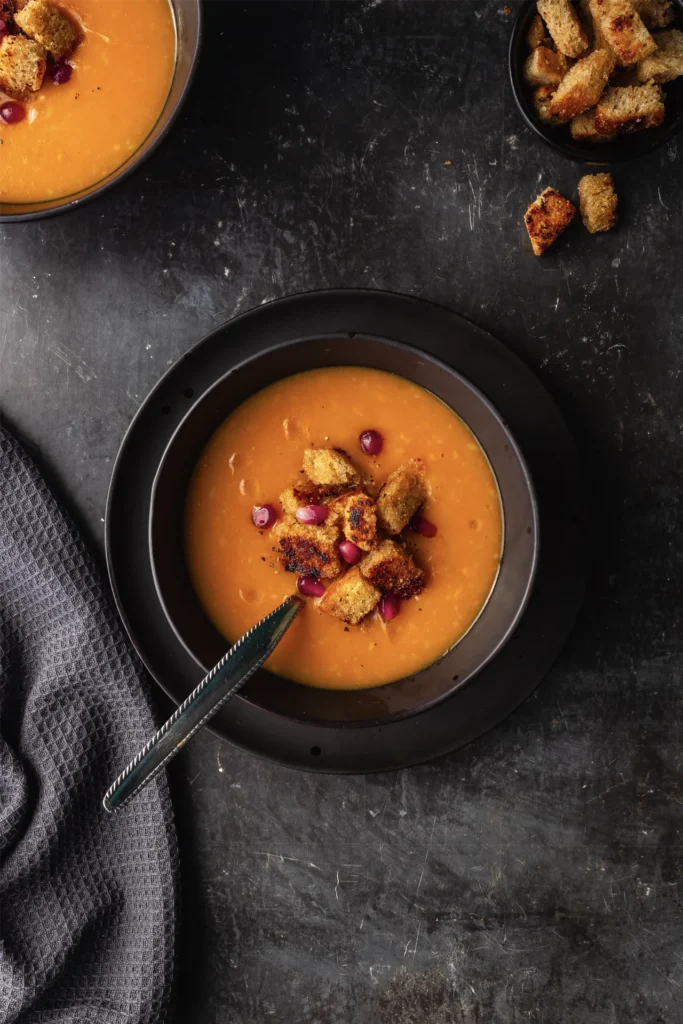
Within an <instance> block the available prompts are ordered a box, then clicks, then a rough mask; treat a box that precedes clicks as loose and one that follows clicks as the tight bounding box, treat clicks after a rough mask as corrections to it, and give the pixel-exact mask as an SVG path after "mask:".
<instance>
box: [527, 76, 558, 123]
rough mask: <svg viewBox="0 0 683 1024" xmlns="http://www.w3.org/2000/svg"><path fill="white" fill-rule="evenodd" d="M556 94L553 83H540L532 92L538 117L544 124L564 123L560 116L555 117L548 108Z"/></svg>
mask: <svg viewBox="0 0 683 1024" xmlns="http://www.w3.org/2000/svg"><path fill="white" fill-rule="evenodd" d="M554 95H555V87H554V86H552V85H540V86H539V87H538V89H534V91H533V92H532V94H531V105H532V107H533V108H534V111H535V113H536V117H537V118H538V119H539V121H542V122H543V124H547V125H558V124H561V123H562V122H561V121H560V119H559V118H558V117H553V115H552V114H551V113H550V110H549V109H548V108H549V106H550V101H551V100H552V98H553V96H554Z"/></svg>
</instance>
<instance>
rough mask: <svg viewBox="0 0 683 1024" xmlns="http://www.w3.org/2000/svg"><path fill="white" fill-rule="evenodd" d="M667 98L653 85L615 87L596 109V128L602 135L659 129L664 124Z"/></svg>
mask: <svg viewBox="0 0 683 1024" xmlns="http://www.w3.org/2000/svg"><path fill="white" fill-rule="evenodd" d="M664 113H665V110H664V97H663V94H662V90H661V89H660V87H659V86H658V85H656V84H655V83H654V82H647V84H645V85H628V86H624V87H623V88H619V87H618V86H612V87H611V88H609V89H607V91H606V92H605V93H604V95H603V96H602V97H601V99H600V101H599V103H598V104H597V106H596V108H595V127H596V128H597V130H598V131H599V132H600V133H601V134H603V135H609V134H613V133H614V132H618V133H625V132H635V131H641V130H643V129H645V128H656V127H657V125H660V124H661V123H662V121H663V120H664Z"/></svg>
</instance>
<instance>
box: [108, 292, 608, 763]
mask: <svg viewBox="0 0 683 1024" xmlns="http://www.w3.org/2000/svg"><path fill="white" fill-rule="evenodd" d="M341 334H346V335H347V336H349V337H351V338H353V337H355V336H356V335H359V334H360V335H374V336H376V337H390V338H394V339H397V340H399V341H402V342H404V343H406V344H409V345H414V346H416V347H420V348H422V349H424V350H425V351H427V352H429V353H431V354H432V355H434V356H436V357H437V358H440V359H442V360H444V361H445V362H447V363H449V364H450V365H451V366H453V367H454V368H455V369H457V370H458V371H459V372H460V373H461V374H462V375H463V376H465V377H466V378H467V379H468V380H470V381H471V382H472V383H473V384H474V385H475V386H476V387H478V388H479V389H480V390H481V391H482V392H483V393H484V394H485V395H486V396H487V397H488V399H489V400H490V401H491V402H492V404H493V405H494V406H495V407H496V408H497V409H498V410H499V412H500V413H501V415H502V416H503V418H504V420H505V421H506V422H507V423H508V424H509V426H510V429H511V432H512V434H513V435H514V436H515V438H516V440H517V442H518V444H519V446H520V448H521V450H522V452H523V454H524V456H525V458H526V461H527V464H528V466H529V468H530V471H531V474H532V477H533V480H534V484H535V488H536V494H537V498H538V503H539V514H540V523H541V534H542V537H543V544H542V547H541V554H540V560H539V564H538V571H537V576H536V582H535V586H534V590H533V593H532V596H531V599H530V601H529V604H528V607H527V609H526V611H525V613H524V615H523V617H522V619H521V621H520V623H519V625H518V628H517V630H516V632H515V634H514V636H513V638H512V639H511V641H510V642H509V643H508V644H507V646H506V647H504V648H503V649H502V650H501V651H500V652H499V653H498V654H497V655H496V657H495V658H494V660H493V661H492V662H490V663H489V665H488V666H487V667H486V668H485V669H483V671H482V672H480V673H479V674H478V675H477V676H476V678H475V679H474V680H473V681H472V682H471V683H470V684H468V685H467V686H465V687H463V688H462V689H460V690H457V691H456V692H455V693H453V695H452V696H450V697H448V698H447V699H446V700H445V701H443V702H441V703H440V704H438V705H436V706H435V707H433V708H428V709H427V710H426V711H423V712H421V713H419V714H417V715H413V716H412V717H410V718H402V719H398V720H395V721H391V722H389V723H387V724H382V725H372V724H367V723H365V724H361V723H358V724H357V725H356V727H355V728H349V726H348V724H345V725H339V724H338V723H323V724H320V723H313V722H304V721H294V720H291V719H285V718H282V717H280V716H279V715H277V714H273V713H271V712H269V711H266V710H264V709H263V708H262V707H258V706H257V705H256V704H254V703H250V702H249V701H248V700H246V699H244V698H243V697H237V698H236V699H234V700H233V701H231V703H230V705H229V707H228V709H227V710H224V711H223V712H222V713H220V715H219V716H218V717H217V718H216V719H214V723H213V728H214V731H215V732H217V733H218V734H219V735H221V736H223V737H224V738H226V739H228V740H230V741H231V742H233V743H236V744H238V745H240V746H242V747H245V748H246V749H249V750H252V751H253V752H255V753H257V754H259V755H262V756H264V757H270V758H272V759H274V760H276V761H279V762H281V763H285V764H289V765H292V766H294V767H298V768H307V769H313V770H318V771H331V772H367V771H381V770H386V769H391V768H398V767H402V766H405V765H409V764H415V763H419V762H421V761H425V760H427V759H429V758H431V757H436V756H438V755H440V754H444V753H446V752H448V751H450V750H454V749H455V748H457V747H459V746H461V745H462V744H464V743H467V742H469V741H470V740H471V739H473V738H475V737H476V736H478V735H480V734H481V733H482V732H484V731H486V730H487V729H489V728H491V727H492V726H493V725H495V724H496V723H497V722H499V721H501V720H502V719H503V718H504V717H505V716H506V715H508V714H509V713H510V711H512V710H513V708H515V707H516V706H517V705H518V704H519V703H520V702H521V701H522V700H524V699H525V697H527V696H528V695H529V694H530V693H531V692H532V690H533V689H534V688H535V686H536V685H537V684H538V682H539V681H540V679H541V678H542V677H543V675H544V674H545V673H546V672H547V671H548V669H549V668H550V666H551V665H552V663H553V662H554V660H555V659H556V657H557V655H558V653H559V651H560V649H561V647H562V645H563V644H564V642H565V640H566V638H567V636H568V634H569V631H570V629H571V627H572V624H573V622H574V619H575V617H576V614H577V611H578V608H579V606H580V602H581V599H582V596H583V591H584V587H585V581H586V576H587V567H588V551H587V539H586V528H585V520H584V514H583V498H582V495H583V488H582V486H581V481H580V472H579V464H578V457H577V453H576V449H575V447H574V444H573V441H572V439H571V437H570V435H569V433H568V431H567V429H566V426H565V424H564V422H563V420H562V418H561V416H560V414H559V412H558V410H557V408H556V407H555V405H554V404H553V402H552V400H551V399H550V398H549V396H548V394H547V393H546V392H545V390H544V389H543V388H542V387H541V385H540V383H539V382H538V381H537V380H536V378H535V377H534V376H533V374H531V373H530V372H529V371H528V370H527V369H526V367H524V365H523V364H522V363H521V362H520V361H519V360H518V359H517V358H516V357H515V356H514V355H513V354H512V353H511V352H509V351H508V350H507V349H506V348H505V347H504V346H502V345H501V344H500V343H499V342H497V341H495V339H494V338H492V337H491V336H490V335H488V334H486V333H485V332H484V331H481V330H480V329H478V328H476V327H474V326H473V325H472V324H470V323H468V322H467V321H465V320H463V319H461V318H460V317H458V316H456V315H455V314H453V313H450V312H449V311H447V310H445V309H442V308H440V307H436V306H433V305H430V304H428V303H426V302H422V301H420V300H416V299H410V298H406V297H404V296H398V295H392V294H389V293H384V292H368V291H336V292H320V293H314V294H310V295H301V296H294V297H292V298H289V299H282V300H280V301H278V302H273V303H270V304H268V305H265V306H261V307H259V308H258V309H256V310H252V311H251V312H249V313H246V314H244V315H242V316H240V317H238V318H236V319H235V320H233V321H231V322H230V323H228V324H226V325H225V326H224V327H222V328H219V329H218V330H217V331H215V332H214V333H213V334H211V335H209V337H207V338H205V339H204V340H203V341H202V342H200V343H199V345H197V346H196V347H195V348H194V349H192V350H191V351H190V352H189V353H188V354H187V355H186V356H184V357H183V358H182V359H181V360H179V361H178V362H177V363H176V364H175V366H173V367H172V368H171V370H170V371H169V372H168V373H167V374H166V375H165V377H164V378H163V379H162V380H161V381H160V382H159V384H158V385H157V386H156V387H155V388H154V390H153V391H152V392H151V394H150V395H149V396H148V398H147V399H146V401H145V402H144V404H143V405H142V407H141V408H140V410H139V412H138V414H137V415H136V417H135V419H134V420H133V423H132V424H131V427H130V429H129V431H128V433H127V435H126V437H125V439H124V442H123V445H122V447H121V451H120V452H119V456H118V459H117V462H116V465H115V468H114V473H113V477H112V483H111V487H110V492H109V499H108V503H107V515H106V549H107V562H108V566H109V573H110V578H111V582H112V587H113V590H114V594H115V597H116V601H117V604H118V607H119V611H120V613H121V615H122V618H123V620H124V623H125V625H126V628H127V629H128V632H129V634H130V636H131V639H132V640H133V643H134V644H135V646H136V647H137V649H138V651H139V653H140V655H141V657H142V659H143V661H144V662H145V664H146V666H147V668H148V669H149V671H150V672H151V673H152V675H153V676H154V677H155V678H156V679H157V681H158V682H159V683H160V685H162V686H163V688H164V690H165V691H166V692H167V693H168V694H169V696H171V697H172V698H173V699H174V700H176V701H178V702H180V701H182V700H183V699H184V698H185V697H186V696H187V694H188V693H189V692H190V691H191V690H192V688H193V687H194V686H195V685H196V684H197V682H198V681H199V679H200V678H201V674H202V671H201V668H200V667H199V666H198V665H197V662H196V661H195V659H194V658H193V657H192V656H191V655H190V654H189V652H188V651H187V650H186V648H185V647H184V645H183V644H182V643H181V642H180V640H179V639H178V637H177V636H176V634H175V632H174V631H173V629H172V627H171V625H170V623H169V621H168V619H167V617H166V615H165V614H164V611H163V608H162V606H161V604H160V602H159V598H158V596H157V592H156V588H155V585H154V579H153V574H152V565H151V559H150V554H149V547H148V530H147V526H148V520H149V511H150V501H151V493H152V485H153V481H154V478H155V475H156V472H157V469H158V467H159V465H160V463H161V459H162V456H163V453H164V451H165V449H166V447H167V445H168V442H169V440H170V438H171V436H172V435H173V433H174V432H175V430H176V428H177V427H178V425H179V424H180V422H181V420H182V419H183V418H184V416H185V414H186V413H187V410H188V407H189V402H190V400H194V399H195V398H197V397H200V396H201V395H203V394H204V393H205V392H206V391H208V390H209V389H210V388H211V387H212V385H214V383H215V382H216V381H217V380H218V379H219V378H220V377H222V376H224V375H225V374H226V373H227V372H229V371H230V370H231V369H233V368H235V367H236V366H237V365H238V364H240V363H242V362H243V361H244V360H245V359H246V358H248V357H250V356H253V355H255V354H257V353H259V352H261V351H263V350H264V349H266V348H270V347H272V346H277V345H282V344H283V343H286V342H291V341H293V340H295V339H299V338H306V337H307V338H311V337H314V336H316V335H318V336H324V335H337V336H339V335H341ZM196 742H201V739H199V740H197V741H196Z"/></svg>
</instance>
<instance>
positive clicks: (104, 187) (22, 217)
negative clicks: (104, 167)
mask: <svg viewBox="0 0 683 1024" xmlns="http://www.w3.org/2000/svg"><path fill="white" fill-rule="evenodd" d="M169 3H170V6H171V11H172V14H173V22H174V25H175V30H176V47H177V51H176V64H175V68H174V70H173V79H171V85H170V87H169V93H168V96H170V95H171V92H172V90H173V81H174V79H175V75H176V73H177V70H178V53H179V51H180V33H179V26H178V16H177V13H176V9H175V6H174V4H173V0H169ZM195 4H196V13H197V39H196V41H195V46H194V50H193V52H192V54H191V56H190V66H189V69H188V72H187V77H186V79H185V84H184V85H183V87H182V89H181V91H180V94H179V96H178V98H177V99H176V101H175V104H174V106H173V107H172V109H171V110H170V111H169V112H168V114H166V115H164V110H165V107H166V104H167V103H168V96H167V97H166V100H165V102H164V107H163V108H162V110H161V113H160V114H159V117H158V119H157V121H156V122H155V123H154V125H153V127H152V128H151V130H150V132H149V135H151V134H152V133H153V132H154V130H155V129H156V127H157V125H158V124H159V121H161V120H162V119H163V117H164V116H166V124H165V125H164V127H163V128H162V129H161V131H160V132H159V134H158V135H157V137H156V139H155V140H154V142H152V143H150V145H149V146H147V148H146V149H143V147H144V145H145V142H146V141H147V138H149V135H148V136H147V138H146V139H145V140H144V141H143V142H142V143H141V144H140V149H141V152H139V154H138V156H137V157H135V159H134V160H133V161H132V162H131V163H130V164H128V166H127V167H124V168H123V169H122V170H120V171H112V172H111V176H109V177H108V178H107V180H106V181H104V182H103V183H102V184H101V185H97V187H96V188H93V189H92V190H91V191H90V192H85V193H83V194H82V195H80V196H78V198H76V199H69V198H68V196H66V197H64V198H62V199H57V200H55V202H57V203H58V205H57V206H49V207H46V208H44V209H42V210H34V211H27V212H26V213H0V224H17V223H19V222H20V221H29V220H43V219H44V218H46V217H56V216H58V215H59V214H61V213H67V212H68V211H69V210H76V209H78V207H79V206H82V205H83V204H84V203H89V202H90V200H91V199H97V197H98V196H101V195H103V194H104V193H105V192H107V191H108V190H109V189H110V188H113V187H114V186H115V185H118V184H119V182H121V181H123V180H124V179H125V178H127V177H128V175H129V174H132V173H133V171H136V170H137V169H138V167H139V166H140V165H141V164H143V163H144V162H145V160H147V158H148V157H149V156H151V154H152V153H153V152H154V151H155V149H156V148H157V147H158V146H160V145H161V143H162V142H163V141H164V139H165V138H166V136H167V135H168V133H169V132H170V130H171V128H172V127H173V125H174V124H175V120H176V118H177V116H178V114H179V113H180V110H181V108H182V106H183V103H184V102H185V100H186V98H187V94H188V92H189V91H190V86H191V85H192V81H193V79H194V75H195V71H196V70H197V59H198V57H199V50H200V47H201V42H202V8H201V3H200V2H199V0H195ZM86 187H87V186H86ZM44 202H49V200H44ZM5 205H6V206H10V205H11V204H10V203H6V204H5ZM16 205H17V206H23V205H28V204H23V203H17V204H16ZM34 205H41V204H38V203H36V204H34Z"/></svg>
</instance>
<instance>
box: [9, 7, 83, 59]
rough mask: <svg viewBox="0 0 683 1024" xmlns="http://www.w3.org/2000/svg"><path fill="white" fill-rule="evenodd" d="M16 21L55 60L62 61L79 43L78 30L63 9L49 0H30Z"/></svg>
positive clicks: (16, 17) (18, 14) (19, 12)
mask: <svg viewBox="0 0 683 1024" xmlns="http://www.w3.org/2000/svg"><path fill="white" fill-rule="evenodd" d="M14 21H15V23H16V24H17V25H18V26H19V28H20V29H21V30H22V32H24V33H25V34H26V35H27V36H30V37H31V39H35V40H36V42H38V43H40V44H41V46H44V47H45V49H46V50H47V52H48V53H49V54H51V55H52V56H53V57H54V59H55V60H62V59H63V58H64V57H66V55H67V54H68V53H69V51H70V50H72V49H73V47H74V46H75V45H76V42H77V41H78V35H79V33H78V28H77V27H76V25H75V24H74V22H73V21H72V20H71V19H70V18H69V17H68V15H67V14H65V13H64V11H62V10H61V8H59V7H57V5H56V4H53V3H48V2H47V0H29V2H28V3H27V4H26V5H25V6H24V7H22V9H21V10H20V11H17V13H16V14H15V15H14Z"/></svg>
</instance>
